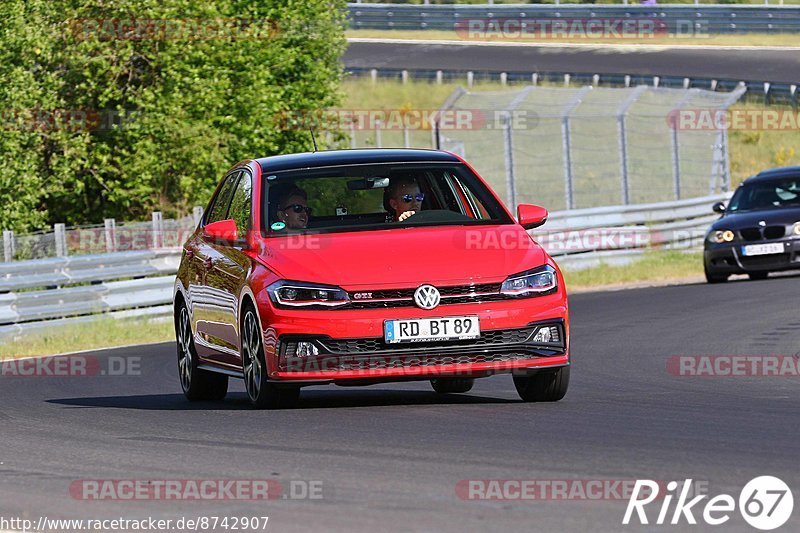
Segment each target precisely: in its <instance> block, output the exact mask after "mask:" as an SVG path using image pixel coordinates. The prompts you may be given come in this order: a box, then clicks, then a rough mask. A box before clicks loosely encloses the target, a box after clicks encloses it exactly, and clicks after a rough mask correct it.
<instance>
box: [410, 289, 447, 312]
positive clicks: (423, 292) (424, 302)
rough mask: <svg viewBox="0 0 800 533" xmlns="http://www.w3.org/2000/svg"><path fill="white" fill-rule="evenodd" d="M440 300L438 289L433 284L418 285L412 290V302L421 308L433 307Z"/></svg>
mask: <svg viewBox="0 0 800 533" xmlns="http://www.w3.org/2000/svg"><path fill="white" fill-rule="evenodd" d="M440 300H441V295H440V294H439V289H437V288H436V287H434V286H433V285H420V286H419V287H418V288H417V290H416V291H414V302H415V303H416V304H417V306H419V307H421V308H422V309H433V308H434V307H436V306H437V305H439V301H440Z"/></svg>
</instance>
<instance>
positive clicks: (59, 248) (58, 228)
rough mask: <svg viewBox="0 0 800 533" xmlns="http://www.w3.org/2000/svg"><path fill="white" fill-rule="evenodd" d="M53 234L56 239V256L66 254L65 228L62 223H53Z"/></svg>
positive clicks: (64, 255)
mask: <svg viewBox="0 0 800 533" xmlns="http://www.w3.org/2000/svg"><path fill="white" fill-rule="evenodd" d="M53 230H54V236H55V239H56V256H58V257H66V256H67V228H66V226H65V225H64V224H62V223H58V224H55V225H53Z"/></svg>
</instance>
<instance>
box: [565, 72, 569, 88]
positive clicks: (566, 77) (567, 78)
mask: <svg viewBox="0 0 800 533" xmlns="http://www.w3.org/2000/svg"><path fill="white" fill-rule="evenodd" d="M569 80H570V75H569V74H564V87H569Z"/></svg>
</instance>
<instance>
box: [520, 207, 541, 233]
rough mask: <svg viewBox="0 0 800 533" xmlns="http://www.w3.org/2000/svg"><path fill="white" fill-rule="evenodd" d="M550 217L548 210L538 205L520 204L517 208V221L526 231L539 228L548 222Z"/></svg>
mask: <svg viewBox="0 0 800 533" xmlns="http://www.w3.org/2000/svg"><path fill="white" fill-rule="evenodd" d="M548 215H549V213H548V212H547V209H545V208H544V207H540V206H538V205H530V204H519V205H518V206H517V220H518V221H519V224H520V226H522V227H523V228H525V229H533V228H538V227H539V226H541V225H542V224H544V223H545V222H547V217H548Z"/></svg>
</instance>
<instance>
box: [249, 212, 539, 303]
mask: <svg viewBox="0 0 800 533" xmlns="http://www.w3.org/2000/svg"><path fill="white" fill-rule="evenodd" d="M259 255H260V258H261V259H262V261H263V262H264V263H265V264H266V265H267V266H269V267H270V268H271V269H273V270H275V271H276V272H277V273H278V274H279V275H280V276H281V277H283V278H284V279H291V280H295V281H311V282H316V283H325V284H330V285H338V286H341V287H344V288H346V289H351V288H366V287H371V288H391V287H406V286H414V285H418V284H421V283H433V284H436V283H441V284H452V285H456V284H460V283H493V282H497V281H502V280H503V279H505V278H506V277H507V276H509V275H510V274H516V273H518V272H522V271H525V270H528V269H531V268H535V267H537V266H540V265H543V264H544V263H545V261H546V258H547V255H546V254H545V252H544V250H542V248H541V247H540V246H539V245H538V244H537V243H535V242H534V241H533V240H532V239H531V238H530V236H529V235H528V234H527V232H525V230H524V229H522V227H521V226H518V225H504V226H468V227H467V226H455V227H452V226H451V227H447V228H442V227H437V228H424V227H409V228H398V229H391V230H380V231H356V232H348V233H325V234H311V235H295V236H281V237H268V238H265V239H263V241H262V246H261V252H260V254H259Z"/></svg>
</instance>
